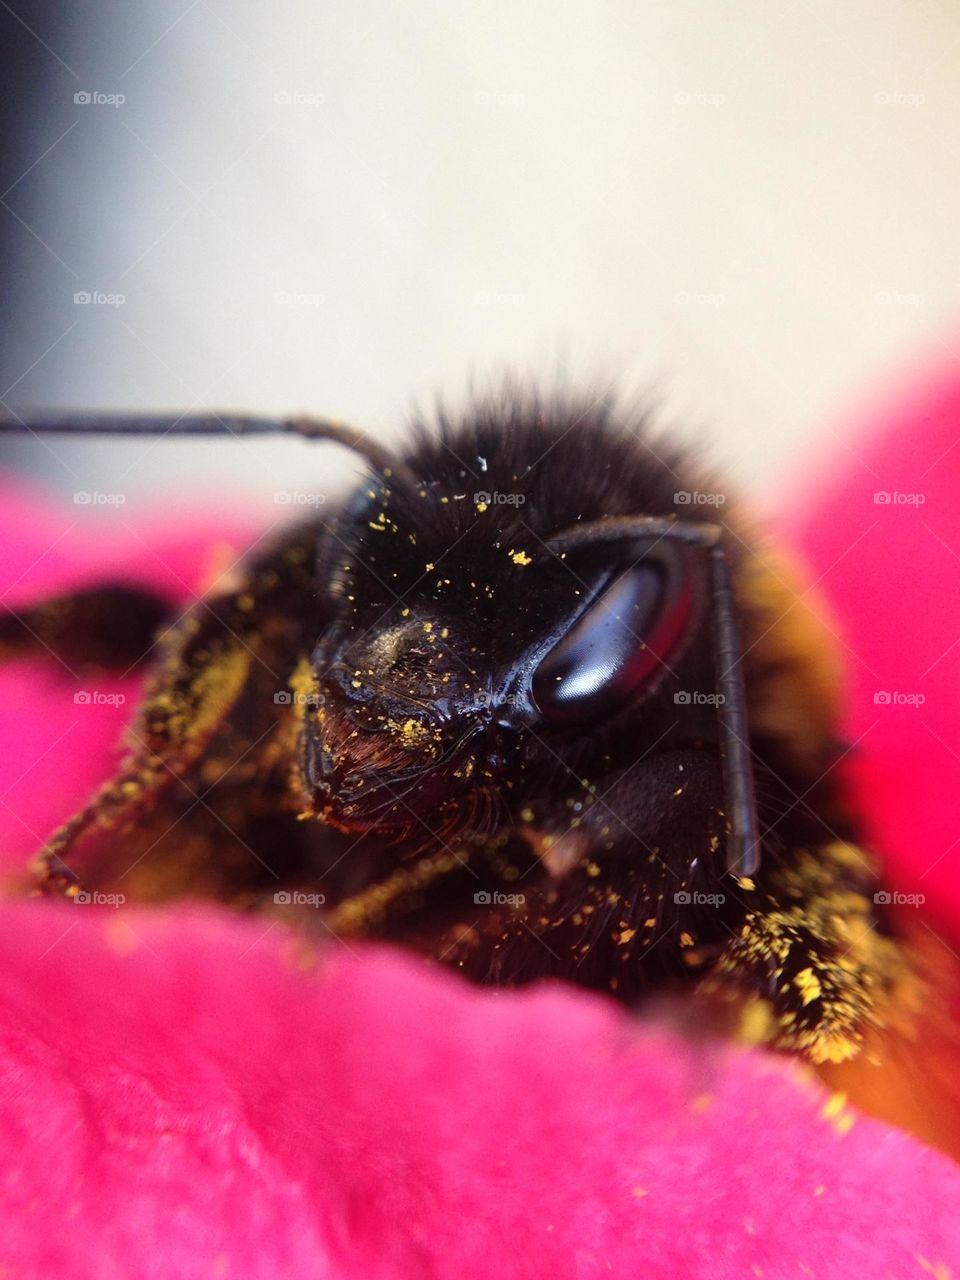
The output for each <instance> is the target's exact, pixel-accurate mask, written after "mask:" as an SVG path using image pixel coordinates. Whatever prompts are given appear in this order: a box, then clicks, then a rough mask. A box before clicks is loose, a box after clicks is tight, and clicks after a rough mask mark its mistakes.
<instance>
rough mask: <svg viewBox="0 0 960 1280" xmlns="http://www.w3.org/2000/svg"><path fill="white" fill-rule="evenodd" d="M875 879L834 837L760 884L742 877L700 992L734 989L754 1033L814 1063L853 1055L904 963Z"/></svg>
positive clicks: (878, 1020) (744, 1025)
mask: <svg viewBox="0 0 960 1280" xmlns="http://www.w3.org/2000/svg"><path fill="white" fill-rule="evenodd" d="M875 887H876V881H875V880H874V878H873V873H872V868H871V867H870V865H869V863H868V862H867V859H866V856H865V855H864V854H863V853H862V852H861V851H860V850H859V849H856V848H855V847H854V846H852V845H847V844H842V843H839V842H837V843H834V844H830V845H827V846H824V847H823V848H821V849H819V850H817V851H816V852H807V851H803V852H801V854H800V855H799V856H798V857H797V858H796V860H795V861H794V862H793V863H792V864H791V865H790V866H781V867H777V868H775V869H771V871H770V873H769V875H768V876H767V878H766V879H765V882H764V884H763V887H762V888H754V886H753V885H752V883H750V882H746V885H745V900H746V904H747V913H746V915H745V917H744V919H743V922H742V924H741V926H740V929H739V932H738V933H737V935H736V936H735V937H734V939H733V940H732V941H731V942H730V944H729V945H728V946H727V948H726V949H725V951H724V952H723V954H722V955H721V956H720V958H719V959H718V961H717V963H716V966H715V967H714V969H713V970H712V971H711V974H710V976H709V977H708V978H707V979H705V980H704V982H703V983H702V984H701V986H700V992H701V994H706V995H718V994H719V995H722V994H724V993H726V994H729V995H733V996H735V998H736V1000H737V1003H738V1006H739V1007H741V1009H742V1016H741V1030H742V1032H743V1033H744V1034H746V1035H749V1036H751V1037H752V1038H756V1039H759V1040H764V1041H768V1042H771V1043H773V1044H774V1045H775V1046H776V1047H778V1048H782V1049H787V1050H791V1051H793V1052H798V1053H801V1054H803V1055H804V1056H805V1057H807V1058H809V1059H810V1060H811V1061H812V1062H814V1063H825V1062H843V1061H845V1060H847V1059H849V1058H852V1057H854V1056H855V1055H856V1054H857V1053H859V1052H860V1050H861V1048H862V1046H863V1044H864V1042H865V1039H866V1037H867V1036H868V1035H869V1034H870V1033H871V1031H873V1030H874V1029H876V1028H877V1027H879V1026H882V1025H883V1023H884V1019H885V1013H884V1007H885V1005H886V1004H887V1002H888V1000H889V997H890V994H891V992H892V991H893V989H894V988H895V987H896V986H897V985H898V983H899V982H900V981H901V980H902V979H903V978H904V976H905V972H906V968H907V960H906V957H905V953H904V951H903V950H902V948H901V947H900V946H899V944H898V943H896V942H895V941H894V940H893V939H892V938H891V937H889V936H888V935H886V934H885V933H884V932H883V931H882V926H881V924H880V921H879V919H878V913H877V908H876V905H875V900H874V890H875ZM744 997H745V998H746V999H745V1002H743V998H744ZM741 1002H743V1003H741Z"/></svg>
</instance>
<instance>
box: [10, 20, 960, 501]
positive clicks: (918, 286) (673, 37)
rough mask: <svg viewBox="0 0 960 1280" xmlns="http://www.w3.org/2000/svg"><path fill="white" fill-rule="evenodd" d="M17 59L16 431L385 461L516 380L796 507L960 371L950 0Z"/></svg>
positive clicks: (176, 461)
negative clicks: (619, 395)
mask: <svg viewBox="0 0 960 1280" xmlns="http://www.w3.org/2000/svg"><path fill="white" fill-rule="evenodd" d="M0 47H2V49H3V50H4V52H3V55H2V56H3V60H4V62H5V64H6V65H5V66H4V68H3V77H2V84H3V89H2V90H0V92H2V96H3V110H4V116H5V124H6V128H5V136H4V142H3V151H2V156H0V163H2V172H0V237H2V244H0V252H2V255H3V275H2V279H3V281H4V305H3V349H2V356H0V391H2V395H0V400H2V402H3V405H4V406H6V407H7V408H8V409H14V410H15V409H16V408H18V407H22V406H27V405H44V406H60V407H80V408H87V409H89V408H117V409H122V408H140V409H151V408H154V409H161V408H175V409H181V410H183V409H194V408H202V407H205V406H211V407H216V408H236V409H251V410H270V411H283V412H285V411H300V410H309V411H313V412H316V413H324V414H334V415H337V416H342V417H345V418H348V419H350V420H352V421H355V422H357V423H360V424H363V425H365V426H367V427H369V428H370V429H372V430H374V431H375V432H378V433H381V434H382V435H384V436H385V437H386V436H393V435H395V434H396V433H397V431H398V429H399V427H400V425H401V423H402V422H403V420H404V418H405V417H406V415H407V414H408V412H409V410H410V408H411V406H412V405H413V403H414V402H419V403H420V404H422V405H425V406H428V407H429V405H430V404H431V403H432V402H433V399H434V397H435V395H436V393H438V392H443V393H444V394H446V395H447V396H449V397H450V398H451V399H452V401H453V402H454V403H462V401H463V399H464V397H465V394H466V390H467V388H468V387H469V386H470V384H471V382H473V383H474V384H475V385H477V386H480V387H482V386H484V385H486V384H487V383H488V382H489V380H490V379H491V378H495V377H496V376H497V375H499V374H501V373H503V372H505V371H507V370H513V371H518V372H521V373H524V374H533V375H536V376H537V377H538V378H539V379H541V380H542V381H544V382H553V381H556V380H558V379H560V380H565V381H567V382H568V383H569V384H571V385H574V386H580V385H582V384H584V383H589V382H591V381H592V382H595V383H598V384H599V383H606V382H608V381H609V380H610V379H614V380H616V381H617V382H618V383H619V385H621V386H622V387H623V388H624V389H625V390H626V391H627V392H628V393H629V392H635V391H642V390H644V389H647V388H649V387H651V386H653V387H655V388H656V389H657V392H658V395H659V397H660V399H661V401H662V403H663V405H664V413H665V415H666V416H667V417H668V418H669V420H670V421H671V422H672V423H676V424H678V425H679V427H680V429H683V430H686V431H689V432H691V433H692V434H693V435H695V436H696V437H697V438H698V439H701V440H706V441H708V442H711V448H712V452H713V456H714V457H715V458H716V459H717V460H718V461H720V462H722V463H723V464H724V465H725V466H727V467H728V468H729V469H731V471H732V473H733V475H734V476H735V477H736V478H738V479H739V480H740V481H741V482H742V483H743V484H744V485H745V486H747V487H748V488H750V489H753V490H754V491H755V492H762V491H763V490H764V488H765V486H767V484H768V482H777V483H779V479H780V477H782V476H783V474H784V473H785V471H790V470H793V469H794V468H796V467H797V466H798V465H800V464H802V463H803V462H804V459H805V458H806V457H807V456H808V455H809V453H810V450H811V447H812V445H813V444H814V443H815V441H816V440H817V438H819V437H822V438H827V437H829V435H830V433H831V432H833V431H834V430H835V429H836V424H837V423H838V422H844V421H848V420H849V419H848V417H847V414H848V410H849V408H850V406H852V405H855V404H857V403H858V402H859V401H860V400H861V399H862V398H863V397H864V395H865V394H866V393H867V391H868V390H870V389H874V388H876V387H878V385H880V384H883V383H887V382H889V381H890V380H891V379H895V378H896V377H897V376H898V375H899V374H903V373H906V372H907V371H908V370H909V368H910V367H911V365H912V364H913V363H914V362H915V361H916V360H918V359H920V358H921V357H922V358H924V359H927V360H929V359H930V358H931V357H933V358H939V357H942V358H943V360H944V361H945V362H946V361H949V360H951V359H953V358H954V351H953V350H952V344H953V341H954V337H955V335H956V334H957V318H958V312H960V269H958V268H960V237H958V235H957V207H956V192H957V190H958V170H960V91H958V77H957V65H958V60H960V10H958V9H957V7H956V6H955V5H954V4H951V3H948V2H947V0H926V2H924V0H912V2H911V3H909V4H907V3H904V2H900V0H869V3H868V2H867V0H847V3H845V4H844V5H842V6H837V5H835V4H832V3H827V2H826V0H735V2H733V3H716V2H714V3H703V2H700V3H694V2H692V0H653V2H651V0H641V2H640V3H637V2H636V0H594V2H593V3H591V4H589V5H584V4H573V3H570V2H569V0H551V3H550V4H529V5H523V6H517V5H514V4H507V3H502V2H500V0H488V2H487V3H484V4H482V5H481V4H473V5H465V4H458V3H450V2H449V0H444V2H443V3H441V2H440V0H435V2H434V0H408V2H407V3H405V4H402V5H398V4H395V3H392V2H390V0H372V2H371V3H367V4H364V5H362V6H361V5H356V4H345V3H336V2H330V0H328V3H325V4H323V5H317V4H315V3H308V2H307V0H286V2H285V3H279V4H276V5H270V6H267V5H263V4H255V3H253V2H252V0H163V2H162V3H161V0H139V3H138V4H137V5H136V6H131V5H129V4H126V3H120V0H73V3H71V4H70V5H69V6H60V7H57V8H55V7H54V6H47V5H34V4H28V3H24V2H23V0H11V3H9V4H8V3H6V0H0ZM850 447H855V442H854V444H852V445H850ZM4 450H5V454H6V457H7V459H8V460H10V459H11V458H12V459H13V460H15V461H16V462H17V463H19V464H20V465H22V466H24V467H29V468H35V469H41V468H42V469H43V470H44V471H45V472H46V478H47V479H48V480H50V481H53V482H54V483H56V484H58V485H61V486H62V487H63V489H64V490H65V491H66V492H70V491H76V490H77V489H78V488H81V489H92V488H94V487H97V488H99V489H104V488H105V487H106V488H108V489H109V488H110V487H111V485H112V486H113V487H115V488H116V487H118V486H119V487H122V489H123V490H124V491H125V492H128V493H130V492H133V493H143V492H144V491H147V490H155V489H156V488H157V487H158V486H165V487H166V489H167V490H168V491H169V487H170V481H171V479H173V480H175V481H176V487H177V490H178V491H180V490H186V489H189V488H191V487H193V488H196V487H201V488H204V489H208V488H209V486H210V484H211V482H212V481H213V479H214V478H215V477H220V478H222V479H223V481H224V482H225V483H226V482H228V481H232V482H237V483H246V484H251V485H256V484H261V487H262V482H263V480H264V477H265V476H266V477H268V484H269V486H272V487H273V488H276V487H278V486H282V485H284V484H287V483H295V482H296V480H297V479H298V478H299V479H302V478H303V475H304V468H305V466H306V465H307V464H306V463H305V457H304V453H303V446H301V445H299V444H298V443H297V442H293V441H291V442H272V443H267V442H261V443H255V444H247V443H245V444H243V445H236V444H233V443H232V442H226V443H224V444H209V443H204V444H197V443H192V444H191V443H181V444H176V445H174V444H171V443H169V442H164V443H163V445H162V446H160V445H158V444H157V443H156V442H152V441H147V442H143V441H141V442H133V443H127V444H123V445H112V446H110V447H109V448H107V447H106V446H103V445H80V446H78V445H76V444H72V445H69V444H65V443H64V442H62V441H60V440H57V441H53V442H50V444H49V445H46V446H45V445H41V444H39V443H36V442H29V441H28V442H25V443H23V444H22V445H21V444H17V445H11V444H9V443H7V444H5V445H4ZM328 457H330V461H326V460H325V461H324V463H323V467H324V471H325V473H326V471H327V469H328V468H330V467H339V468H341V469H343V468H346V467H349V466H350V465H351V464H350V463H349V462H345V461H344V460H343V459H339V458H338V459H335V460H334V459H333V458H332V456H331V455H328ZM309 466H310V469H311V471H312V470H313V468H314V467H315V466H317V464H316V463H315V462H310V463H309Z"/></svg>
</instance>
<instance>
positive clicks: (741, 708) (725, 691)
mask: <svg viewBox="0 0 960 1280" xmlns="http://www.w3.org/2000/svg"><path fill="white" fill-rule="evenodd" d="M643 536H647V537H652V538H657V539H660V538H671V539H674V540H676V541H679V542H686V543H688V544H692V545H694V546H698V547H703V548H704V549H705V550H707V551H709V553H710V563H711V573H710V581H711V595H712V606H713V651H714V660H715V663H716V669H717V693H718V694H719V695H720V696H719V698H718V699H717V720H718V722H719V727H720V732H719V740H720V761H721V768H722V770H723V791H724V804H725V809H726V827H727V848H726V865H727V871H728V872H729V873H730V874H731V875H734V876H738V877H744V876H752V875H754V874H755V873H756V871H757V870H758V868H759V866H760V824H759V820H758V817H757V799H756V790H755V787H754V782H753V764H752V762H751V759H750V756H751V752H750V738H749V731H748V726H747V695H746V689H745V687H744V683H743V667H742V663H741V658H742V650H741V645H740V627H739V625H738V622H737V611H736V602H735V599H734V594H733V584H732V582H731V580H730V567H729V565H728V563H727V556H726V552H725V551H724V548H723V543H722V541H721V539H722V530H721V529H720V526H719V525H715V524H707V523H703V524H701V523H699V522H698V521H694V520H670V519H666V518H662V517H659V516H612V517H609V518H607V519H605V520H597V521H591V522H590V523H589V524H581V525H574V526H572V528H570V529H568V530H566V531H564V532H563V533H559V534H557V535H556V536H555V537H553V538H550V539H549V542H548V546H549V547H550V548H551V550H553V551H557V552H562V551H566V550H568V549H570V548H572V547H575V546H577V545H580V546H596V545H597V544H599V543H603V542H623V541H625V540H629V539H631V538H637V537H643Z"/></svg>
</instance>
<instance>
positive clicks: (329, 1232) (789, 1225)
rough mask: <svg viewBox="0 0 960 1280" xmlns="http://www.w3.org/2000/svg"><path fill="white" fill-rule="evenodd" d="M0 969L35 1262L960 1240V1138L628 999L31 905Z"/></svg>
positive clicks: (243, 934)
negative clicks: (670, 1027)
mask: <svg viewBox="0 0 960 1280" xmlns="http://www.w3.org/2000/svg"><path fill="white" fill-rule="evenodd" d="M0 969H2V971H3V973H4V981H3V984H2V987H0V1036H2V1040H3V1048H2V1052H0V1073H2V1074H0V1079H2V1083H0V1116H2V1120H0V1133H2V1134H3V1135H4V1150H3V1160H2V1174H0V1177H2V1196H3V1203H4V1212H3V1222H4V1227H3V1232H2V1235H3V1241H4V1243H3V1246H2V1249H0V1264H2V1265H4V1266H5V1267H6V1268H7V1271H8V1273H9V1274H11V1275H17V1276H52V1275H56V1276H60V1277H67V1278H69V1277H87V1276H89V1275H90V1274H91V1267H92V1265H93V1264H92V1260H93V1259H95V1260H96V1265H95V1271H96V1274H97V1275H98V1276H102V1277H113V1276H128V1275H136V1276H138V1277H142V1278H143V1280H150V1278H151V1277H157V1278H158V1280H161V1278H162V1280H167V1277H170V1276H178V1277H184V1278H187V1277H192V1276H197V1277H200V1276H203V1277H209V1276H211V1275H226V1276H232V1277H238V1276H239V1277H246V1276H258V1277H265V1276H303V1277H309V1276H337V1277H358V1278H359V1277H363V1280H369V1278H371V1277H383V1278H384V1280H385V1278H387V1277H391V1278H392V1277H404V1278H407V1277H410V1278H412V1277H421V1276H430V1277H436V1278H437V1280H441V1278H443V1277H450V1278H451V1280H453V1278H454V1277H457V1278H459V1277H464V1276H471V1277H472V1276H484V1275H490V1276H497V1277H503V1278H504V1280H511V1278H513V1277H518V1278H519V1277H533V1276H550V1277H557V1278H558V1280H564V1278H565V1277H571V1278H572V1277H593V1276H597V1277H600V1276H605V1275H617V1276H620V1275H622V1276H641V1275H642V1276H654V1277H658V1276H664V1277H673V1276H683V1277H685V1280H700V1278H701V1277H703V1280H707V1278H709V1280H714V1278H715V1277H717V1276H727V1275H729V1276H752V1275H758V1274H761V1272H762V1274H763V1275H764V1276H767V1277H779V1276H791V1277H792V1276H802V1275H804V1274H811V1273H812V1274H813V1275H815V1276H817V1277H819V1278H820V1280H830V1277H843V1278H844V1280H848V1278H849V1277H850V1276H851V1275H854V1276H858V1275H878V1276H879V1275H883V1274H891V1275H895V1276H898V1277H899V1276H904V1277H905V1276H913V1275H916V1276H918V1277H920V1276H921V1275H922V1274H923V1272H922V1269H921V1268H922V1263H921V1261H920V1259H925V1260H926V1261H927V1263H928V1264H929V1265H931V1266H936V1265H942V1264H948V1265H954V1266H955V1265H956V1263H957V1260H958V1259H960V1214H958V1213H957V1207H958V1205H960V1170H958V1169H957V1168H956V1167H955V1166H953V1165H952V1164H951V1163H950V1161H948V1160H947V1159H946V1158H945V1157H943V1156H940V1155H937V1154H935V1153H934V1152H932V1151H928V1150H925V1149H924V1148H922V1147H921V1146H920V1145H919V1144H917V1143H915V1142H914V1141H912V1140H911V1139H909V1138H907V1137H906V1136H904V1135H901V1134H899V1133H897V1132H895V1131H893V1130H891V1129H889V1128H887V1127H885V1126H884V1125H881V1124H878V1123H876V1122H873V1121H869V1120H866V1119H863V1118H856V1119H854V1117H853V1116H852V1115H848V1114H847V1113H846V1112H845V1111H844V1110H843V1109H842V1108H839V1107H837V1106H836V1105H831V1104H829V1103H827V1102H826V1099H827V1095H826V1094H825V1093H824V1092H823V1091H822V1090H821V1089H819V1088H817V1087H814V1086H813V1085H812V1084H810V1083H809V1082H807V1081H805V1080H803V1079H801V1078H800V1075H799V1073H798V1072H797V1070H796V1069H795V1068H793V1067H791V1066H790V1065H789V1064H787V1063H784V1062H782V1061H776V1060H773V1059H770V1058H767V1057H765V1056H763V1055H760V1054H749V1053H746V1052H742V1051H737V1050H733V1049H729V1048H716V1049H714V1050H711V1051H709V1052H706V1053H705V1052H704V1050H703V1049H702V1048H701V1047H696V1048H691V1047H690V1046H689V1045H688V1044H686V1043H685V1042H683V1041H682V1040H681V1039H679V1038H678V1037H677V1036H676V1035H674V1034H672V1033H670V1032H668V1031H666V1030H664V1029H662V1028H657V1027H656V1026H652V1025H651V1026H644V1025H643V1024H637V1023H636V1022H634V1021H633V1020H632V1019H631V1018H630V1017H629V1016H628V1015H627V1014H625V1013H624V1012H623V1011H621V1010H620V1009H618V1008H617V1007H615V1006H614V1005H613V1004H612V1003H610V1002H608V1001H606V1000H605V999H598V998H596V997H592V996H588V995H584V994H579V993H576V992H573V991H570V990H561V989H559V988H553V989H541V990H540V991H538V992H535V993H527V994H520V995H511V996H508V997H497V996H495V995H492V994H490V993H479V992H477V991H476V990H474V989H471V988H469V987H468V986H467V985H466V984H464V983H461V982H460V981H459V980H458V979H456V978H454V977H450V976H446V975H442V974H440V973H439V972H437V971H432V972H431V971H429V970H428V969H427V968H426V967H424V966H423V965H421V964H419V963H417V962H416V961H414V960H413V959H408V958H405V957H400V956H398V955H396V954H394V953H392V952H388V951H387V950H385V949H376V948H369V947H368V948H363V954H362V955H359V956H357V955H353V954H351V953H350V952H349V951H348V950H347V949H346V948H344V947H343V946H342V945H340V944H331V945H330V947H329V950H328V951H327V952H326V953H325V955H324V957H323V959H322V961H321V963H320V964H319V966H318V967H316V968H313V967H309V966H304V964H303V954H302V949H301V948H296V947H294V946H292V945H290V944H287V943H284V942H283V941H281V938H280V931H279V929H273V930H269V929H268V927H267V926H265V925H264V923H263V922H261V921H250V920H247V921H241V920H237V919H229V918H225V917H224V916H222V915H218V914H217V913H215V912H212V911H200V910H184V909H181V910H177V911H171V912H168V913H166V914H161V913H156V914H152V915H151V914H149V913H147V912H142V911H132V910H131V911H127V910H125V909H123V908H121V909H117V910H115V911H111V910H110V909H104V910H98V909H97V908H93V907H84V906H67V905H63V906H54V905H52V904H39V905H21V906H16V907H4V908H2V909H0ZM121 1011H122V1013H121ZM803 1268H808V1270H807V1271H804V1270H803Z"/></svg>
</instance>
